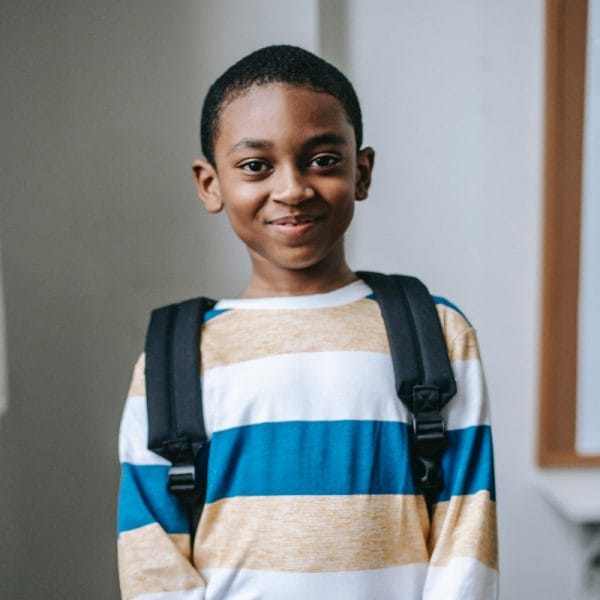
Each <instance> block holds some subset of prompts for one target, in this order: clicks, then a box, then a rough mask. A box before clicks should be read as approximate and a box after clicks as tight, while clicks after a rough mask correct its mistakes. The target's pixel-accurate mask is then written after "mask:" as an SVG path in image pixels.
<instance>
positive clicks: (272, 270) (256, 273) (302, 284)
mask: <svg viewBox="0 0 600 600" xmlns="http://www.w3.org/2000/svg"><path fill="white" fill-rule="evenodd" d="M252 262H253V264H252V275H251V276H250V282H249V283H248V287H247V288H246V289H245V290H244V292H243V293H242V294H241V296H240V297H241V298H264V297H272V296H305V295H309V294H324V293H326V292H331V291H333V290H336V289H338V288H340V287H343V286H345V285H348V284H349V283H352V282H353V281H356V279H357V277H356V275H355V274H354V273H353V272H352V271H351V269H350V267H348V265H347V264H346V261H345V260H344V259H343V257H342V260H341V261H339V262H337V264H335V265H328V264H327V261H323V262H321V263H319V264H317V265H314V266H312V267H309V268H306V269H283V268H278V267H274V266H273V265H270V264H268V263H266V264H261V263H259V264H257V263H256V261H252Z"/></svg>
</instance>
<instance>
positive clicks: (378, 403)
mask: <svg viewBox="0 0 600 600" xmlns="http://www.w3.org/2000/svg"><path fill="white" fill-rule="evenodd" d="M453 367H454V371H455V377H456V380H457V386H458V390H459V391H458V393H457V395H456V397H455V398H454V399H453V400H452V401H451V402H450V404H449V405H448V406H447V407H446V408H445V410H444V415H445V417H446V421H447V422H446V426H447V428H448V429H460V428H463V427H469V426H473V425H479V424H488V423H489V414H488V409H487V402H486V396H485V393H486V392H485V387H484V384H483V382H482V379H481V377H482V372H481V364H480V363H479V361H478V360H468V361H456V363H455V364H454V365H453ZM393 381H394V375H393V367H392V363H391V360H390V357H389V355H386V354H379V353H375V352H315V353H298V354H283V355H273V356H268V357H264V358H260V359H255V360H249V361H244V362H241V363H235V364H232V365H225V366H220V367H215V368H213V369H210V370H208V371H206V372H205V373H204V380H203V389H204V419H205V423H206V429H207V432H208V435H209V436H210V435H212V433H213V432H215V431H222V430H224V429H230V428H232V427H239V426H243V425H254V424H257V423H266V422H271V423H273V422H283V421H337V420H366V421H371V420H374V421H401V422H407V421H408V413H407V410H406V408H405V407H404V405H403V404H402V403H401V402H400V401H399V400H398V397H397V396H396V393H395V390H394V384H393Z"/></svg>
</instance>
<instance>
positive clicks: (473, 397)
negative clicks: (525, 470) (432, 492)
mask: <svg viewBox="0 0 600 600" xmlns="http://www.w3.org/2000/svg"><path fill="white" fill-rule="evenodd" d="M446 312H447V313H448V311H447V309H446ZM440 316H442V315H440ZM442 323H443V324H444V330H445V333H446V339H447V341H448V342H447V343H448V353H449V356H450V360H451V362H452V368H453V370H454V374H455V377H456V382H457V388H458V392H457V395H456V396H455V397H454V398H453V399H452V400H451V402H450V403H449V404H448V405H447V406H446V408H445V409H444V417H445V420H446V426H447V440H448V444H447V448H446V451H445V453H444V457H443V460H442V468H443V473H444V489H443V490H442V492H441V493H440V496H439V498H438V501H437V502H436V503H435V504H434V506H433V510H432V517H431V529H430V534H429V556H430V560H429V567H428V572H427V579H426V582H425V587H424V590H423V598H424V600H434V599H435V600H440V599H443V600H455V599H456V600H459V599H460V600H493V599H496V598H497V597H498V590H497V587H498V548H497V533H496V495H495V486H494V466H493V454H492V439H491V430H490V420H489V407H488V399H487V390H486V386H485V381H484V377H483V371H482V367H481V361H480V356H479V350H478V347H477V340H476V337H475V332H474V330H473V329H472V328H471V327H470V326H469V325H468V323H467V322H466V321H465V320H464V319H463V317H462V316H460V315H459V314H458V313H454V314H453V315H452V314H445V315H444V316H443V318H442ZM457 330H458V332H457ZM452 333H454V335H452Z"/></svg>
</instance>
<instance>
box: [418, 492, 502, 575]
mask: <svg viewBox="0 0 600 600" xmlns="http://www.w3.org/2000/svg"><path fill="white" fill-rule="evenodd" d="M429 547H430V552H431V565H433V566H437V567H444V566H446V565H447V564H448V563H449V562H450V561H451V560H452V559H453V558H458V557H470V558H475V559H477V560H479V561H480V562H482V563H483V564H485V565H487V566H488V567H490V568H492V569H497V568H498V537H497V531H496V503H495V502H494V501H493V500H492V499H491V498H490V494H489V492H486V491H483V492H478V493H477V494H474V495H472V496H453V497H452V498H451V499H450V500H449V501H448V502H440V503H439V504H438V505H436V507H435V509H434V515H433V527H432V535H431V539H430V540H429Z"/></svg>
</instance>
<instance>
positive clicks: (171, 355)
mask: <svg viewBox="0 0 600 600" xmlns="http://www.w3.org/2000/svg"><path fill="white" fill-rule="evenodd" d="M214 304H215V302H214V300H211V299H209V298H204V297H202V298H194V299H192V300H187V301H185V302H181V303H179V304H170V305H168V306H164V307H162V308H158V309H155V310H154V311H152V315H151V318H150V325H149V326H148V332H147V335H146V396H147V407H148V448H149V449H150V450H153V451H154V452H156V453H158V454H159V455H161V456H163V457H164V458H166V459H167V460H170V461H171V462H173V463H174V464H176V463H177V462H179V460H180V456H179V454H180V453H181V444H182V443H183V442H185V443H187V444H189V446H190V447H191V449H192V451H193V454H194V457H195V456H196V455H197V452H198V450H199V449H200V448H201V447H202V446H203V445H204V444H205V443H206V439H207V438H206V431H205V429H204V417H203V412H202V390H201V385H200V365H201V356H200V335H201V330H202V323H203V320H204V313H205V312H206V311H207V310H210V309H211V308H212V307H213V306H214Z"/></svg>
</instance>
